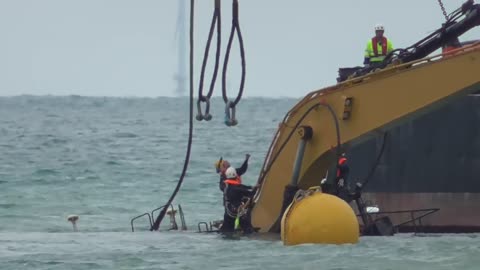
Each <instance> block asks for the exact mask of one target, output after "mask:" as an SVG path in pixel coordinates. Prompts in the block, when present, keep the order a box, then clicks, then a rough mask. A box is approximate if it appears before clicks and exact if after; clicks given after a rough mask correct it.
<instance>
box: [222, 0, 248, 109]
mask: <svg viewBox="0 0 480 270" xmlns="http://www.w3.org/2000/svg"><path fill="white" fill-rule="evenodd" d="M235 30H236V32H237V37H238V42H239V45H240V57H241V60H242V78H241V81H240V89H239V91H238V95H237V97H236V98H235V100H234V101H233V103H231V107H235V106H236V105H237V104H238V102H239V101H240V99H241V98H242V94H243V88H244V86H245V73H246V64H245V50H244V47H243V38H242V32H241V31H240V23H239V20H238V0H233V5H232V29H231V32H230V37H229V39H228V45H227V51H226V53H225V60H224V63H223V74H222V97H223V101H224V102H225V104H228V102H229V99H228V96H227V66H228V59H229V57H230V50H231V48H232V42H233V37H234V35H235Z"/></svg>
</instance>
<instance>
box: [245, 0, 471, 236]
mask: <svg viewBox="0 0 480 270" xmlns="http://www.w3.org/2000/svg"><path fill="white" fill-rule="evenodd" d="M478 25H480V5H478V4H474V3H473V1H467V2H466V3H465V4H463V5H462V7H461V8H459V9H458V10H456V11H455V12H453V13H452V14H451V16H450V18H449V19H448V20H447V22H445V23H444V24H443V26H442V27H441V28H440V29H438V30H437V31H435V32H434V33H432V34H430V35H429V36H427V37H426V38H424V39H422V40H420V41H419V42H417V43H415V44H414V45H412V46H410V47H408V48H405V49H397V50H395V51H393V52H392V53H390V54H389V55H387V57H386V58H385V60H384V61H383V62H382V63H381V64H380V65H378V66H373V67H369V68H351V69H340V76H339V78H338V81H339V83H338V84H336V85H334V86H331V87H328V88H325V89H321V90H318V91H314V92H311V93H309V94H307V95H306V96H305V98H303V99H302V100H301V101H300V102H299V103H298V104H297V105H295V106H294V107H293V108H292V109H291V110H290V111H289V112H288V113H287V115H286V116H285V118H284V120H283V121H282V123H281V124H280V126H279V128H278V130H277V133H276V134H275V136H274V138H273V142H272V144H271V146H270V149H269V152H268V154H267V156H266V159H265V162H264V165H263V168H262V171H261V173H260V176H259V179H258V183H259V184H261V188H259V189H258V190H257V192H256V195H255V200H254V201H255V204H254V206H253V208H252V213H251V214H252V223H253V225H254V226H255V227H258V228H260V231H261V232H277V233H279V232H280V231H281V228H282V218H283V220H284V222H285V219H287V220H288V217H285V213H287V212H288V211H286V209H287V207H288V206H289V205H290V204H291V202H292V198H293V196H294V194H295V192H297V190H308V189H309V188H311V187H315V186H319V185H320V181H321V180H322V178H324V177H325V175H327V172H328V175H327V177H326V183H327V184H329V185H331V186H334V187H335V186H336V185H337V183H335V181H337V179H336V177H335V171H336V169H337V165H336V164H337V160H338V158H339V156H340V154H341V153H343V152H347V153H348V152H349V150H350V149H352V148H354V147H355V146H356V145H359V144H361V143H362V142H365V141H366V140H368V139H369V138H372V137H375V136H378V135H380V136H383V134H385V133H386V132H387V131H388V130H390V129H392V128H394V127H396V126H398V125H401V124H404V123H407V122H409V121H412V120H413V119H416V118H418V117H420V116H422V115H425V114H426V113H429V112H432V111H435V110H436V109H438V108H440V107H441V106H442V105H444V104H447V103H450V102H452V101H454V100H456V99H458V98H460V97H462V96H465V95H467V94H471V93H476V92H479V91H480V44H479V43H475V42H473V43H472V44H470V45H467V46H463V47H461V48H458V49H456V50H455V51H453V52H450V53H449V54H448V55H436V56H433V57H427V56H428V55H430V54H431V53H432V52H434V51H436V50H437V49H439V48H441V47H442V46H444V45H445V44H447V43H448V42H450V41H452V40H454V39H456V38H458V37H459V36H460V35H462V34H463V33H465V32H467V31H468V30H469V29H471V28H473V27H475V26H478ZM379 154H380V155H381V153H379ZM285 176H291V177H285ZM366 182H368V179H366V180H364V181H363V182H359V184H358V185H356V188H355V190H353V191H351V193H352V197H351V199H350V200H348V202H349V203H351V205H352V206H355V207H354V208H356V209H357V211H356V212H357V214H358V216H359V220H360V221H361V222H360V223H361V224H362V225H361V230H362V233H363V234H382V235H385V234H392V233H393V231H394V230H393V228H394V227H398V226H399V225H401V223H405V222H407V223H408V222H412V221H417V220H419V219H420V218H421V217H422V216H425V215H428V214H431V213H434V212H436V211H438V210H439V209H438V208H431V207H430V208H429V207H426V206H422V205H416V206H417V208H415V209H383V206H382V205H380V208H382V210H389V211H390V212H388V213H385V212H382V213H378V209H377V211H375V212H377V213H376V215H378V217H377V218H375V219H374V218H372V215H371V214H369V213H367V207H368V206H369V205H365V203H363V200H362V197H367V198H368V199H369V200H372V199H373V200H376V201H377V202H378V201H382V202H385V205H392V204H391V203H390V204H389V203H388V197H385V196H384V197H383V198H378V197H376V196H375V193H368V192H367V193H366V194H364V196H361V193H362V192H363V191H364V189H365V190H366V191H368V186H366V185H365V184H366ZM353 184H355V183H353ZM335 192H336V191H333V193H335ZM355 194H357V195H356V196H355ZM476 196H477V197H479V196H480V195H479V194H476ZM380 199H381V200H380ZM477 199H478V198H477ZM474 200H475V199H474ZM468 206H469V207H471V208H472V209H470V210H471V213H473V212H474V211H475V209H473V203H472V204H470V205H468ZM318 207H322V206H321V205H315V204H312V205H311V206H310V210H311V212H310V213H311V215H320V216H317V217H316V218H317V219H321V218H331V217H329V216H323V217H322V216H321V215H322V213H317V211H316V208H318ZM370 209H372V208H370ZM401 213H409V214H410V215H411V219H410V220H407V221H405V220H399V219H397V218H395V217H394V216H395V214H401ZM415 213H417V215H415ZM304 214H305V215H308V211H304ZM382 214H383V215H382ZM453 214H454V213H449V212H446V213H445V212H444V213H442V211H441V210H440V211H438V213H436V214H435V216H442V215H453ZM290 215H291V213H290ZM291 216H292V217H293V215H291ZM447 219H448V218H447V217H446V216H445V217H443V218H441V219H440V220H443V221H446V220H447ZM287 222H288V221H287ZM449 222H455V221H452V220H449ZM475 222H476V224H475V225H476V226H477V228H478V229H479V231H480V220H476V221H475ZM435 225H438V224H435V223H433V224H432V226H435ZM440 225H442V224H440ZM301 226H306V227H308V226H310V225H309V224H307V223H305V224H302V225H301ZM304 229H305V228H304ZM314 230H321V227H318V228H314ZM314 237H315V236H312V239H310V242H322V240H321V239H313V238H314ZM347 242H348V241H347Z"/></svg>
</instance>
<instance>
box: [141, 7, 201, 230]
mask: <svg viewBox="0 0 480 270" xmlns="http://www.w3.org/2000/svg"><path fill="white" fill-rule="evenodd" d="M194 2H195V0H190V115H189V133H188V146H187V153H186V157H185V161H184V163H183V170H182V174H181V176H180V179H179V180H178V183H177V186H176V187H175V190H174V191H173V193H172V195H171V196H170V199H168V202H167V203H166V204H165V205H171V204H172V201H173V199H174V198H175V196H176V195H177V193H178V191H179V190H180V186H181V185H182V182H183V179H184V178H185V174H186V173H187V168H188V163H189V161H190V151H191V148H192V137H193V15H194V12H193V8H194ZM167 208H168V206H167V207H164V208H162V210H161V211H160V213H159V214H158V217H157V219H155V222H154V223H153V225H152V227H151V228H150V231H154V230H155V231H157V230H158V228H159V227H160V223H161V222H162V220H163V218H164V217H165V213H166V212H167Z"/></svg>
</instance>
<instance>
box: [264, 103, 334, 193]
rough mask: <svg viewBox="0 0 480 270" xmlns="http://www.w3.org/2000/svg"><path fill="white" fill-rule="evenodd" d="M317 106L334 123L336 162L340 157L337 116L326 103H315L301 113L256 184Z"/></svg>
mask: <svg viewBox="0 0 480 270" xmlns="http://www.w3.org/2000/svg"><path fill="white" fill-rule="evenodd" d="M318 106H325V107H327V109H328V110H329V112H330V114H331V115H332V118H333V121H334V123H335V130H336V134H337V147H336V148H337V149H336V157H337V159H336V160H338V158H339V157H340V155H341V149H340V146H341V142H340V127H339V125H338V118H337V115H336V114H335V111H334V110H333V109H332V107H331V106H330V105H328V104H326V103H317V104H314V105H312V106H311V107H310V108H308V109H307V111H306V112H305V113H303V115H302V117H300V119H299V120H298V121H297V123H296V124H295V126H294V127H293V128H292V130H291V131H290V134H288V136H287V139H285V141H284V142H283V144H282V145H281V146H280V148H279V150H278V151H277V153H276V154H275V156H273V158H272V161H271V162H270V163H269V165H268V166H267V168H266V169H265V170H263V171H262V174H261V175H260V177H259V179H258V181H257V184H261V183H262V182H263V180H264V178H265V176H266V175H267V173H268V172H269V171H270V169H271V168H272V166H273V164H274V163H275V161H276V160H277V158H278V156H280V153H282V151H283V149H284V148H285V146H286V145H287V143H288V142H289V141H290V139H291V138H292V135H293V133H294V132H295V131H296V130H297V128H298V127H299V126H300V124H301V122H302V121H303V120H304V119H305V117H307V115H308V114H309V113H310V112H311V111H312V110H313V109H315V108H317V107H318ZM337 167H338V163H337Z"/></svg>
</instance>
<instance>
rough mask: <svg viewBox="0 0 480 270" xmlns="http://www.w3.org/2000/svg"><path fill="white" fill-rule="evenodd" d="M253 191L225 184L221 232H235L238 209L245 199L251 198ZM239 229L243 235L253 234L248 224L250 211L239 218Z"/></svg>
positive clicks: (244, 187) (244, 186) (248, 188)
mask: <svg viewBox="0 0 480 270" xmlns="http://www.w3.org/2000/svg"><path fill="white" fill-rule="evenodd" d="M252 196H253V191H252V187H251V186H246V185H242V184H239V185H233V184H227V185H225V189H224V206H225V213H224V215H223V225H222V228H221V230H220V231H221V232H233V231H234V230H235V219H236V215H237V213H238V208H239V207H240V205H241V204H242V202H245V200H246V199H248V198H252ZM240 227H241V228H242V230H243V232H244V233H251V232H253V227H252V224H251V222H250V211H247V213H246V214H245V215H243V216H241V217H240Z"/></svg>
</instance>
